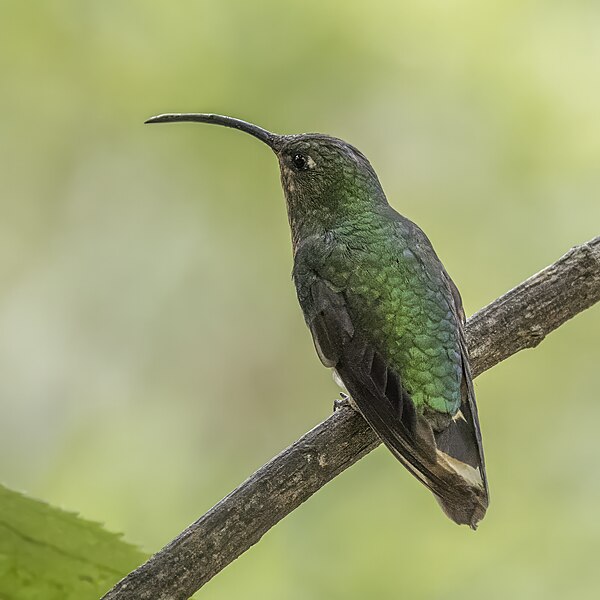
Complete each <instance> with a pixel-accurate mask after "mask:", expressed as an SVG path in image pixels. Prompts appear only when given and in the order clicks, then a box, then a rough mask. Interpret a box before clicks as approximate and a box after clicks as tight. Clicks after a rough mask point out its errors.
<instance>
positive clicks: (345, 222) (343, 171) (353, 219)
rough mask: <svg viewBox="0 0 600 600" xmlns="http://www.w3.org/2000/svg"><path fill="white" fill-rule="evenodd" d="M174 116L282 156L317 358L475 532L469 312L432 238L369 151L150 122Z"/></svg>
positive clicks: (219, 119)
mask: <svg viewBox="0 0 600 600" xmlns="http://www.w3.org/2000/svg"><path fill="white" fill-rule="evenodd" d="M175 121H194V122H199V123H212V124H215V125H222V126H225V127H233V128H234V129H239V130H240V131H244V132H246V133H249V134H250V135H252V136H254V137H255V138H258V139H259V140H261V141H262V142H264V143H265V144H266V145H267V146H269V147H270V148H271V149H272V150H273V151H274V152H275V155H276V156H277V159H278V160H279V167H280V171H281V182H282V186H283V190H284V193H285V198H286V202H287V212H288V218H289V223H290V227H291V233H292V248H293V255H294V267H293V280H294V284H295V287H296V291H297V295H298V300H299V302H300V306H301V307H302V311H303V313H304V318H305V320H306V324H307V325H308V328H309V329H310V332H311V334H312V338H313V341H314V345H315V348H316V351H317V354H318V355H319V358H320V359H321V362H322V363H323V364H324V365H325V366H326V367H329V368H331V369H333V370H334V375H335V377H336V379H339V380H341V383H343V385H344V386H345V388H346V389H347V391H348V393H349V394H350V402H351V403H352V404H353V406H354V407H355V408H356V409H357V410H358V411H359V412H360V413H361V414H362V416H363V417H364V418H365V420H366V421H367V422H368V423H369V425H370V426H371V427H372V428H373V429H374V430H375V431H376V432H377V434H378V435H379V436H380V437H381V439H382V441H383V442H384V443H385V445H386V446H387V447H388V448H389V449H390V451H391V452H392V454H393V455H394V456H395V457H396V458H397V459H398V460H400V462H401V463H402V464H403V465H404V466H405V467H406V468H407V469H408V470H409V471H410V472H411V473H412V474H413V475H414V476H415V477H417V479H419V480H420V481H421V482H422V483H423V484H425V486H427V487H428V488H429V489H430V490H431V491H432V492H433V494H434V496H435V497H436V499H437V500H438V502H439V504H440V505H441V507H442V509H443V510H444V512H445V513H446V514H447V515H448V516H449V517H450V518H451V519H452V520H453V521H455V522H456V523H459V524H468V525H470V526H471V527H472V528H473V529H475V528H476V526H477V523H478V522H479V521H480V520H481V519H482V518H483V516H484V515H485V512H486V509H487V506H488V485H487V479H486V473H485V463H484V457H483V447H482V441H481V433H480V429H479V419H478V416H477V406H476V404H475V394H474V391H473V383H472V377H471V372H470V368H469V355H468V351H467V345H466V341H465V331H464V324H465V313H464V311H463V307H462V301H461V297H460V294H459V292H458V289H457V287H456V285H455V284H454V283H453V281H452V279H450V277H449V275H448V273H447V272H446V269H445V268H444V266H443V265H442V263H441V261H440V259H439V258H438V256H437V254H436V253H435V251H434V249H433V247H432V245H431V242H430V241H429V239H428V238H427V236H426V235H425V234H424V233H423V231H422V230H421V229H420V228H419V227H418V226H417V225H415V223H413V222H412V221H410V220H409V219H407V218H406V217H403V216H402V215H400V214H399V213H397V212H396V211H395V210H394V209H393V208H392V207H391V206H390V205H389V204H388V201H387V199H386V196H385V194H384V192H383V188H382V186H381V184H380V182H379V179H378V177H377V175H376V173H375V171H374V169H373V167H372V166H371V164H370V163H369V161H368V160H367V158H366V157H365V155H364V154H362V152H360V151H359V150H357V149H356V148H355V147H354V146H351V145H350V144H348V143H346V142H344V141H343V140H340V139H338V138H335V137H330V136H328V135H323V134H317V133H306V134H299V135H277V134H274V133H271V132H269V131H267V130H265V129H263V128H261V127H258V126H257V125H254V124H252V123H248V122H246V121H242V120H240V119H235V118H232V117H227V116H222V115H215V114H195V113H190V114H165V115H159V116H156V117H152V118H151V119H149V120H148V121H146V122H147V123H171V122H175Z"/></svg>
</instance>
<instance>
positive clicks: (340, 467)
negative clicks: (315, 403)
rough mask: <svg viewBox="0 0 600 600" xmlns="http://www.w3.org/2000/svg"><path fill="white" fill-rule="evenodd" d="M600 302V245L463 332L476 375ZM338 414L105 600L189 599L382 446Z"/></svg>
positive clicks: (550, 270) (536, 278) (517, 291)
mask: <svg viewBox="0 0 600 600" xmlns="http://www.w3.org/2000/svg"><path fill="white" fill-rule="evenodd" d="M599 300H600V237H597V238H594V239H593V240H591V241H590V242H588V243H586V244H583V245H581V246H577V247H575V248H573V249H571V250H570V251H569V252H568V253H567V254H565V255H564V256H563V257H562V258H560V259H559V260H558V261H557V262H555V263H554V264H552V265H550V266H549V267H547V268H546V269H544V270H543V271H540V272H539V273H537V274H536V275H533V276H532V277H530V278H529V279H527V280H526V281H524V282H523V283H521V284H520V285H519V286H517V287H516V288H514V289H513V290H511V291H509V292H508V293H506V294H505V295H504V296H501V297H500V298H498V299H497V300H495V301H494V302H492V303H491V304H489V305H488V306H486V307H485V308H483V309H482V310H480V311H479V312H478V313H476V314H475V315H473V316H472V317H471V318H470V319H469V321H468V323H467V339H468V345H469V351H470V354H471V367H472V371H473V375H474V376H477V375H480V374H481V373H483V372H484V371H486V370H487V369H490V368H491V367H493V366H494V365H496V364H497V363H499V362H501V361H503V360H505V359H506V358H508V357H509V356H511V355H513V354H515V353H516V352H519V351H520V350H523V349H524V348H533V347H535V346H537V345H538V344H539V343H540V342H541V341H542V340H543V339H544V338H545V337H546V335H548V334H549V333H550V332H551V331H553V330H554V329H556V328H558V327H560V326H561V325H562V324H563V323H564V322H565V321H567V320H568V319H570V318H572V317H574V316H575V315H576V314H578V313H580V312H581V311H583V310H585V309H586V308H589V307H590V306H592V305H593V304H594V303H596V302H598V301H599ZM380 443H381V442H380V440H379V438H378V437H377V435H376V434H375V433H374V432H373V430H372V429H371V428H370V427H369V426H368V425H367V424H366V423H365V421H364V420H363V418H362V417H361V416H360V415H359V414H358V413H356V412H354V410H353V409H352V408H349V407H348V408H342V409H340V410H337V411H336V412H334V413H333V414H332V415H331V416H330V417H329V418H328V419H326V420H325V421H323V422H322V423H320V424H319V425H317V426H316V427H315V428H314V429H312V430H311V431H309V432H308V433H307V434H305V435H304V436H303V437H302V438H300V439H299V440H298V441H297V442H296V443H294V444H293V445H292V446H290V447H289V448H287V449H286V450H284V451H283V452H281V453H280V454H279V455H278V456H276V457H275V458H273V459H272V460H271V461H269V462H268V463H267V464H266V465H264V466H263V467H261V468H260V469H259V470H258V471H257V472H256V473H254V475H252V476H251V477H250V478H249V479H247V480H246V481H245V482H244V483H242V484H241V485H240V486H239V487H238V488H237V489H235V490H234V491H233V492H231V494H229V495H228V496H226V497H225V498H223V500H221V501H220V502H219V503H218V504H216V505H215V506H214V507H213V508H211V509H210V510H209V511H208V512H207V513H206V514H205V515H204V516H202V517H200V519H198V520H197V521H196V522H195V523H193V524H192V525H190V526H189V527H188V528H187V529H186V530H185V531H183V532H182V533H181V534H180V535H179V536H177V537H176V538H175V539H174V540H173V541H172V542H170V543H169V544H168V545H167V546H165V547H164V548H163V549H162V550H160V551H159V552H157V553H156V554H155V555H154V556H153V557H152V558H150V559H149V560H148V562H146V563H144V564H143V565H142V566H140V567H139V568H138V569H136V570H135V571H133V572H132V573H130V574H129V575H128V576H127V577H125V578H124V579H123V580H122V581H120V582H119V583H118V584H117V585H116V586H115V587H114V588H113V589H112V590H110V591H109V592H108V593H107V594H106V595H105V596H104V597H103V600H134V599H135V600H143V599H152V600H185V599H186V598H189V597H190V596H191V595H192V594H193V593H194V592H196V591H197V590H198V589H200V588H201V587H202V586H203V585H204V584H205V583H206V582H207V581H209V580H210V579H211V578H212V577H214V576H215V575H216V574H217V573H218V572H219V571H221V570H222V569H224V568H225V567H226V566H227V565H228V564H229V563H231V562H232V561H233V560H235V559H236V558H237V557H238V556H239V555H240V554H242V553H243V552H245V551H246V550H247V549H248V548H250V546H252V545H253V544H255V543H256V542H258V540H260V538H261V537H262V536H263V534H265V533H266V532H267V531H268V530H269V529H270V528H271V527H273V526H274V525H275V524H276V523H278V522H279V521H280V520H281V519H283V518H284V517H285V516H286V515H288V514H289V513H290V512H292V511H293V510H294V509H296V508H297V507H298V506H299V505H300V504H301V503H302V502H304V501H305V500H307V499H308V498H309V497H310V496H311V495H312V494H314V493H315V492H316V491H317V490H318V489H319V488H321V487H323V486H324V485H325V484H326V483H327V482H328V481H331V480H332V479H333V478H334V477H336V476H337V475H339V474H340V473H341V472H342V471H344V470H345V469H346V468H348V467H349V466H351V465H352V464H354V463H355V462H356V461H357V460H359V459H360V458H362V457H363V456H365V455H366V454H367V453H368V452H370V451H371V450H373V449H374V448H376V447H377V446H378V445H379V444H380Z"/></svg>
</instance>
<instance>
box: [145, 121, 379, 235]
mask: <svg viewBox="0 0 600 600" xmlns="http://www.w3.org/2000/svg"><path fill="white" fill-rule="evenodd" d="M176 121H193V122H196V123H212V124H214V125H222V126H224V127H232V128H234V129H239V130H240V131H244V132H246V133H249V134H250V135H252V136H254V137H255V138H258V139H259V140H261V141H262V142H264V143H265V144H266V145H267V146H269V147H270V148H271V149H272V150H273V152H275V154H276V156H277V159H278V160H279V168H280V172H281V183H282V186H283V190H284V193H285V197H286V201H287V207H288V216H289V220H290V225H291V227H292V235H293V238H294V242H295V244H296V242H297V241H298V240H299V239H301V238H302V237H304V236H306V235H310V234H312V233H315V232H318V231H319V230H323V229H325V230H326V229H330V228H332V227H335V226H336V225H337V224H340V223H342V222H344V221H345V220H347V219H350V218H352V216H353V215H357V214H361V213H364V212H365V211H369V210H373V209H374V208H376V207H377V206H378V205H379V206H380V205H385V204H387V200H386V198H385V194H384V193H383V190H382V188H381V184H380V183H379V180H378V178H377V175H376V173H375V171H374V170H373V167H372V166H371V164H370V163H369V161H368V160H367V158H366V157H365V155H364V154H363V153H362V152H360V151H359V150H357V149H356V148H355V147H354V146H351V145H350V144H348V143H347V142H344V141H343V140H340V139H338V138H334V137H330V136H328V135H323V134H319V133H303V134H297V135H277V134H275V133H271V132H270V131H267V130H266V129H263V128H262V127H258V126H257V125H254V124H252V123H248V122H246V121H242V120H240V119H234V118H233V117H227V116H223V115H215V114H205V113H182V114H165V115H158V116H156V117H152V118H150V119H148V120H147V121H146V123H172V122H176Z"/></svg>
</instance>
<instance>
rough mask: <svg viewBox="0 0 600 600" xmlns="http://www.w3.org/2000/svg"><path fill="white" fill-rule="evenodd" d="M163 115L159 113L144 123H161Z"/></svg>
mask: <svg viewBox="0 0 600 600" xmlns="http://www.w3.org/2000/svg"><path fill="white" fill-rule="evenodd" d="M161 116H162V115H157V116H155V117H150V118H149V119H146V120H145V121H144V125H149V124H150V125H151V124H152V123H160V122H161V120H162V119H161Z"/></svg>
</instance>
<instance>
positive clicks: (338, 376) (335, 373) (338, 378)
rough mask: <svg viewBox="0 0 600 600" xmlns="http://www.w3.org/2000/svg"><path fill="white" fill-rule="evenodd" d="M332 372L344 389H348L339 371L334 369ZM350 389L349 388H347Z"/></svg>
mask: <svg viewBox="0 0 600 600" xmlns="http://www.w3.org/2000/svg"><path fill="white" fill-rule="evenodd" d="M331 374H332V375H333V380H334V381H335V382H336V383H337V384H338V385H339V386H340V387H341V388H342V389H343V390H346V386H345V385H344V382H343V381H342V378H341V377H340V375H339V373H338V372H337V371H336V370H335V369H333V370H332V371H331ZM346 391H348V390H346Z"/></svg>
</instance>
